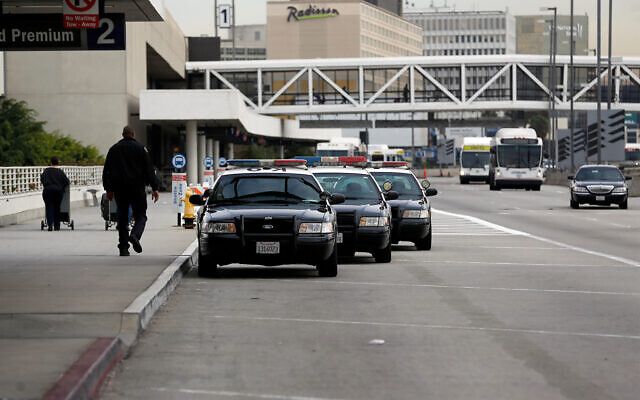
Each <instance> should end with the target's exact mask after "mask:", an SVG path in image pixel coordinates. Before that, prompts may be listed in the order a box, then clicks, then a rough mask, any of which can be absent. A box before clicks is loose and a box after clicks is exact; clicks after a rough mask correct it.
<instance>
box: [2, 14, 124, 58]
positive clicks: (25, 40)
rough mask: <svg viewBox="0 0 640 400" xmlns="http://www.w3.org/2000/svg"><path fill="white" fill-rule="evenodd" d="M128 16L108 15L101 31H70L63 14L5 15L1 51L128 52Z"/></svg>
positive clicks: (100, 23) (104, 19)
mask: <svg viewBox="0 0 640 400" xmlns="http://www.w3.org/2000/svg"><path fill="white" fill-rule="evenodd" d="M125 37H126V32H125V19H124V14H104V15H103V16H102V17H101V18H100V22H99V27H98V28H97V29H66V28H64V26H63V24H62V14H4V15H3V16H2V18H0V51H38V50H46V51H48V50H124V49H125V47H126V46H125V45H126V40H125Z"/></svg>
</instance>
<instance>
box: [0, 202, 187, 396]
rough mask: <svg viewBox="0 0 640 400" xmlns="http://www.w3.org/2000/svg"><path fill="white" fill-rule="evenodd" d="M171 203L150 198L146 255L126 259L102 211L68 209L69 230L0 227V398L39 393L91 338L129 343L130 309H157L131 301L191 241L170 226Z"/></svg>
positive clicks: (148, 299)
mask: <svg viewBox="0 0 640 400" xmlns="http://www.w3.org/2000/svg"><path fill="white" fill-rule="evenodd" d="M169 201H170V194H166V193H163V194H161V196H160V201H159V202H158V203H157V204H153V203H152V202H151V201H150V200H149V208H148V211H147V215H148V217H149V221H148V222H147V228H146V231H145V234H144V236H143V238H142V240H141V243H142V246H143V250H144V251H143V253H142V254H137V253H135V252H134V251H133V249H131V250H130V251H131V257H119V256H118V249H117V248H116V242H117V232H116V231H115V229H114V228H113V227H112V228H110V229H109V231H105V230H104V220H103V219H102V218H101V215H100V209H99V207H87V208H81V209H75V210H73V211H72V218H73V219H74V220H75V230H74V231H71V230H70V229H69V228H67V227H66V226H64V225H63V227H62V228H61V231H60V232H48V231H46V230H45V231H41V230H40V221H39V220H32V221H30V222H28V223H25V224H22V225H14V226H10V227H5V228H0V242H1V243H2V246H0V260H1V261H0V359H1V360H2V362H1V363H0V398H41V397H42V396H43V395H44V394H45V393H46V392H47V391H48V390H50V389H51V388H52V387H53V385H54V384H55V383H56V382H58V380H59V379H60V378H61V377H63V375H64V374H65V373H68V370H69V368H70V367H71V366H72V365H73V364H74V362H77V360H79V359H80V358H81V356H83V355H86V353H85V351H86V350H87V349H88V348H89V347H90V346H92V344H93V343H94V342H96V339H97V338H112V339H114V340H115V338H118V337H119V338H121V339H122V340H124V341H125V342H130V341H131V340H133V339H135V337H136V335H137V333H138V332H137V327H138V323H139V321H138V320H137V316H138V314H135V315H133V317H135V321H132V319H131V317H132V315H131V309H132V307H133V308H136V309H137V310H143V309H144V308H145V307H147V306H148V305H149V304H151V303H152V302H154V304H153V307H155V308H157V307H158V306H159V304H158V303H161V302H162V298H159V299H158V298H154V297H153V296H149V295H148V293H146V294H145V296H141V298H138V297H139V296H140V295H141V294H142V293H143V292H145V291H146V290H147V289H148V288H149V287H150V285H152V284H153V283H154V281H156V279H157V278H158V277H159V276H160V275H161V274H162V273H163V271H165V269H166V268H167V267H168V266H169V265H170V264H171V265H172V266H173V265H177V264H187V263H188V258H189V257H182V258H179V259H178V260H176V259H177V257H179V256H180V255H181V254H182V253H183V252H184V251H185V249H186V248H187V247H188V246H189V245H190V244H191V243H192V242H193V241H194V239H195V231H194V230H185V229H184V228H179V227H176V226H175V225H176V215H175V214H174V213H173V211H172V209H171V206H170V204H169ZM189 250H190V251H189V252H191V251H192V250H193V247H191V248H190V249H189ZM174 260H176V261H177V263H176V262H174ZM165 275H166V273H165ZM156 285H157V283H156V284H154V288H153V289H154V290H155V286H156ZM134 300H135V302H134ZM132 303H133V304H132ZM128 307H129V309H128V312H129V314H127V313H125V309H127V308H128ZM154 311H155V309H154ZM139 314H143V313H139ZM142 316H143V317H145V316H144V315H142ZM146 322H148V321H146ZM146 322H145V321H142V323H143V324H145V323H146Z"/></svg>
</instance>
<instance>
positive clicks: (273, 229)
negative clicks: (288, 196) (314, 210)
mask: <svg viewBox="0 0 640 400" xmlns="http://www.w3.org/2000/svg"><path fill="white" fill-rule="evenodd" d="M244 232H245V233H263V234H269V233H293V219H292V218H287V219H276V218H274V219H270V220H265V219H264V218H259V219H249V218H245V220H244Z"/></svg>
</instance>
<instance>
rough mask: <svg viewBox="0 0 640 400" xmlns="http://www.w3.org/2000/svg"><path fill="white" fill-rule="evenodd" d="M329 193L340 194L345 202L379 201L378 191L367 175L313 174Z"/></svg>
mask: <svg viewBox="0 0 640 400" xmlns="http://www.w3.org/2000/svg"><path fill="white" fill-rule="evenodd" d="M314 175H315V176H316V178H318V181H320V184H321V185H322V187H323V188H324V189H325V190H327V191H328V192H330V193H342V194H344V196H345V200H346V202H347V203H348V202H350V201H351V202H353V201H362V200H375V201H379V200H380V191H379V189H378V187H377V186H376V184H375V182H374V181H373V179H371V177H370V176H369V175H363V174H349V173H346V174H345V173H314Z"/></svg>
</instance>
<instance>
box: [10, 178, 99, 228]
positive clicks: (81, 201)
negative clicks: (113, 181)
mask: <svg viewBox="0 0 640 400" xmlns="http://www.w3.org/2000/svg"><path fill="white" fill-rule="evenodd" d="M89 189H94V190H97V191H98V198H100V197H99V196H100V195H101V194H100V193H101V192H102V186H76V187H73V188H71V191H70V195H71V209H72V212H71V219H73V209H74V208H79V207H88V206H92V205H93V195H92V194H91V193H89V192H87V190H89ZM0 204H2V207H0V226H6V225H15V224H21V223H23V222H26V221H29V220H33V219H36V218H43V217H44V200H42V192H34V193H25V194H19V195H14V196H6V197H2V198H0Z"/></svg>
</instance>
